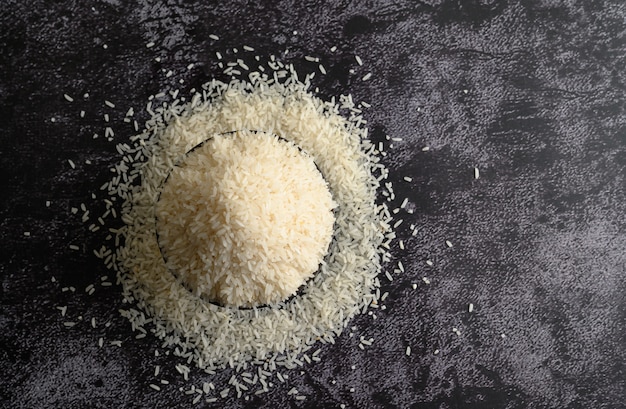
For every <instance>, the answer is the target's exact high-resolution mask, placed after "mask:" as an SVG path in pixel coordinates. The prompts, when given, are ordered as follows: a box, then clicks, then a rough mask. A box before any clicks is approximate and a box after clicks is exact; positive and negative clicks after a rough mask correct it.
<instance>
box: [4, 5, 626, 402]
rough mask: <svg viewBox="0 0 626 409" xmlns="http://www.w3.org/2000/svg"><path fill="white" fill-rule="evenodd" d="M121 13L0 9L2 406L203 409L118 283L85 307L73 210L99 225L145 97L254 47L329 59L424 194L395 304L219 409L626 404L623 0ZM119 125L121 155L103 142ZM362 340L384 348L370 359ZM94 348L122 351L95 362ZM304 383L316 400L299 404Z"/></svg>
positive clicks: (333, 85) (416, 204) (404, 193)
mask: <svg viewBox="0 0 626 409" xmlns="http://www.w3.org/2000/svg"><path fill="white" fill-rule="evenodd" d="M127 3H128V4H127ZM130 3H131V2H122V1H119V0H101V1H65V2H52V1H29V2H19V1H7V0H3V1H2V2H1V4H0V101H1V102H0V160H1V166H0V167H1V172H2V174H1V179H2V192H3V193H2V199H1V200H0V239H1V240H2V246H1V247H0V248H1V253H0V254H1V258H0V260H1V262H0V278H1V280H2V289H1V292H0V302H1V304H0V305H1V310H0V406H1V407H4V408H22V407H23V408H41V407H45V408H89V407H93V408H144V407H163V408H184V407H188V406H190V402H191V399H190V398H189V397H186V396H184V395H182V394H181V393H180V392H179V391H178V387H180V386H182V385H184V383H183V382H182V380H181V379H180V377H179V376H178V375H177V373H176V372H175V371H174V369H173V366H174V364H176V363H177V362H179V361H178V360H177V359H174V358H173V357H167V356H163V352H164V351H163V350H161V352H162V355H161V356H160V357H158V358H157V357H154V350H155V349H157V348H158V346H159V342H158V341H157V340H156V339H154V338H152V337H147V338H145V339H143V340H135V339H134V334H133V333H132V332H131V330H130V328H129V325H128V324H127V322H126V321H125V320H124V319H122V318H120V317H119V316H118V313H117V310H118V308H120V307H121V303H120V296H119V288H117V287H111V288H108V289H107V288H102V287H100V286H97V291H96V293H95V294H94V295H93V296H87V295H86V294H85V293H84V288H85V286H86V285H88V284H90V283H92V282H97V281H99V279H98V277H99V276H100V275H102V274H105V271H104V268H103V266H102V265H101V264H100V263H99V261H98V260H97V259H95V257H94V256H93V255H92V253H91V250H90V249H91V248H94V247H97V246H99V243H98V241H99V240H101V237H99V236H98V235H94V234H89V233H88V231H87V229H86V226H85V225H83V224H82V223H81V222H80V217H79V216H80V214H81V213H82V212H80V211H79V214H78V215H72V214H71V213H70V208H71V207H79V205H80V203H85V204H86V205H87V207H88V208H90V209H91V210H92V215H93V216H96V215H97V214H99V213H100V212H101V211H102V208H101V206H100V205H98V203H100V201H99V200H93V199H92V198H91V192H96V191H97V190H98V187H99V186H100V185H101V184H102V183H103V182H105V181H106V180H107V179H108V177H109V174H110V173H109V172H108V167H109V166H110V165H112V164H113V163H115V162H116V161H117V160H118V159H119V155H118V154H117V152H116V150H115V143H117V142H122V141H125V140H126V139H127V138H128V137H129V136H131V135H132V134H133V131H132V127H131V126H129V125H128V124H125V123H123V122H122V121H121V119H122V117H123V115H124V113H125V112H126V110H127V109H128V107H130V106H133V107H135V111H136V112H137V117H139V118H141V119H144V120H145V119H146V117H147V114H146V112H145V109H144V108H143V107H144V106H145V101H146V99H147V97H148V96H149V95H150V94H155V93H158V92H160V91H168V90H172V89H174V88H176V87H178V86H180V88H181V90H182V91H181V92H183V91H188V90H189V89H191V88H192V87H194V86H199V85H200V84H202V83H203V82H204V81H206V80H208V79H210V78H212V77H213V76H215V75H218V69H217V66H216V61H215V58H214V55H215V54H214V52H215V51H221V52H222V53H224V54H226V52H225V50H226V49H227V48H232V47H239V48H240V49H241V46H242V45H244V44H247V45H250V46H253V47H255V48H256V49H257V53H256V54H260V55H262V56H265V57H267V56H268V55H269V54H272V53H280V52H282V51H284V50H285V49H286V48H288V49H289V50H290V52H289V54H287V56H286V57H285V58H284V60H286V61H288V62H293V63H294V64H296V66H297V68H298V70H299V71H300V72H305V71H307V70H315V69H316V67H317V64H313V63H308V62H306V61H304V59H303V56H304V55H314V56H319V57H321V59H322V63H323V64H324V65H325V67H326V68H327V70H328V73H329V74H328V75H327V76H325V77H321V78H320V76H319V74H318V78H317V80H318V81H317V85H319V87H320V93H321V95H323V96H326V97H328V96H331V95H336V94H338V93H347V92H349V93H352V94H353V95H354V96H355V99H357V100H365V101H368V102H370V103H371V104H372V108H371V109H370V110H368V111H367V113H366V118H367V119H368V120H369V125H370V129H371V134H372V137H373V139H375V140H383V139H384V135H385V134H388V135H390V136H392V137H401V138H403V139H404V140H403V141H402V142H396V143H394V147H393V149H390V154H389V155H388V156H387V157H386V158H385V163H386V164H387V165H388V166H389V168H390V169H391V180H392V181H394V182H395V183H396V191H397V195H398V200H397V204H399V203H400V202H401V201H402V199H403V198H404V197H409V199H410V201H411V204H410V206H411V207H412V208H414V209H415V213H414V214H413V215H412V216H411V215H406V214H404V212H402V215H403V216H402V217H403V219H404V220H405V221H404V223H403V224H402V225H401V226H400V228H399V235H400V237H403V238H405V239H406V243H407V250H405V251H400V250H399V249H398V248H397V247H396V248H394V250H393V253H394V256H395V257H397V259H399V260H402V261H403V263H404V265H405V266H406V268H407V272H406V273H404V274H403V275H402V276H400V277H398V278H396V280H394V281H393V283H388V282H387V280H385V279H383V282H384V286H383V287H384V288H383V290H384V291H390V293H391V295H390V296H389V298H388V299H387V301H386V303H385V304H386V306H387V310H385V311H378V312H377V316H378V318H377V319H376V320H373V319H372V318H371V317H370V316H360V317H357V318H355V319H354V323H353V325H354V326H356V327H357V329H356V330H355V331H353V332H354V334H355V335H354V337H352V338H351V337H349V335H348V332H349V331H346V333H344V334H343V335H342V336H341V337H340V339H339V340H338V342H337V344H336V345H332V346H324V347H323V352H322V355H321V356H322V358H323V361H322V362H321V363H319V364H316V365H310V366H307V367H305V368H304V369H303V370H302V371H300V370H294V371H290V372H289V375H290V378H289V381H288V384H286V385H280V386H277V387H275V388H274V389H273V390H272V391H271V392H270V393H269V394H267V395H265V396H263V397H262V398H256V397H255V398H252V399H251V400H250V401H249V402H246V401H244V400H228V401H226V402H225V403H224V402H222V403H220V405H216V407H219V406H221V405H222V404H223V405H224V406H227V407H243V406H245V404H248V405H249V406H250V407H267V408H270V407H271V408H274V407H308V408H314V407H324V408H326V407H329V408H336V407H338V406H339V404H340V403H345V404H346V405H347V406H348V407H360V408H378V407H386V408H409V407H411V408H624V407H626V403H625V400H624V398H626V383H625V378H626V371H625V366H624V363H625V361H624V360H625V358H626V330H625V327H626V318H625V317H626V308H625V302H624V297H625V296H626V280H625V278H624V277H625V276H624V273H625V267H626V235H625V233H626V224H625V221H624V215H625V214H626V204H625V199H626V195H625V191H624V188H625V181H624V176H625V171H624V169H625V167H626V106H625V100H626V96H625V88H626V87H625V81H626V69H625V68H624V67H626V41H625V39H626V22H625V21H626V20H625V19H626V7H625V6H624V4H623V2H621V1H615V2H591V1H552V0H544V1H521V2H513V1H511V2H508V1H502V2H498V1H490V0H481V1H478V0H456V1H450V0H425V1H421V2H414V1H364V2H349V1H334V2H328V3H324V2H320V1H317V2H300V1H286V0H285V1H277V2H276V4H275V5H262V6H261V5H258V4H254V2H247V1H232V2H225V3H223V4H204V3H205V2H197V3H200V4H188V3H187V2H183V1H182V0H170V1H166V0H160V1H147V0H140V1H138V2H137V3H136V4H134V5H130ZM206 3H209V2H206ZM267 3H269V2H267ZM294 30H295V31H297V33H296V34H294ZM211 33H215V34H218V35H219V37H220V39H219V40H218V41H213V40H210V39H209V37H208V35H209V34H211ZM152 40H154V41H155V42H156V45H155V47H154V48H151V49H148V48H146V46H145V44H146V43H148V42H149V41H152ZM103 44H106V45H107V46H108V48H106V49H104V48H103ZM332 46H337V47H338V50H337V52H335V53H331V52H330V48H331V47H332ZM355 54H356V55H359V56H361V57H362V59H363V61H364V66H363V67H358V66H357V64H356V62H355V59H354V55H355ZM230 55H231V56H232V53H230ZM157 56H158V57H161V59H162V61H161V62H160V63H159V62H156V61H155V57H157ZM189 63H196V64H197V65H196V67H194V68H192V69H191V70H188V69H187V68H186V67H187V65H188V64H189ZM163 69H165V71H167V70H170V69H171V70H172V71H173V73H174V74H173V75H172V76H171V77H167V76H166V73H165V71H164V70H163ZM350 69H355V74H354V75H353V74H349V72H348V70H350ZM367 72H372V74H373V77H372V79H371V80H370V81H368V82H363V81H361V80H360V78H361V77H362V76H363V75H364V74H366V73H367ZM180 79H183V80H184V83H183V84H182V85H181V84H180V83H179V80H180ZM85 92H88V93H89V94H90V96H89V98H87V99H84V98H82V95H83V94H84V93H85ZM64 93H67V94H70V95H72V96H73V97H74V98H75V101H74V102H73V103H68V102H67V101H65V100H64V98H63V94H64ZM105 99H107V100H110V101H112V102H114V103H115V104H116V108H115V109H111V108H108V107H106V106H104V104H103V101H104V100H105ZM81 109H84V110H85V111H86V115H85V117H84V118H80V116H79V111H80V110H81ZM105 112H106V113H109V114H110V116H111V121H112V123H113V128H114V129H115V132H116V134H115V140H114V141H113V142H107V141H106V140H104V139H103V138H102V136H101V137H100V138H98V139H95V140H94V139H92V134H93V133H94V132H98V133H100V135H102V133H103V128H104V126H105V123H104V120H103V119H102V117H103V114H104V113H105ZM53 117H54V118H55V120H56V121H55V122H51V118H53ZM424 146H429V147H430V151H428V152H423V151H422V150H421V148H422V147H424ZM67 159H71V160H73V161H74V162H75V163H76V164H77V168H76V169H71V168H70V166H69V165H68V162H67ZM87 159H88V160H91V161H92V164H91V165H87V164H85V162H84V161H85V160H87ZM474 166H478V167H479V168H480V170H481V177H480V179H478V180H474V179H473V170H472V169H473V167H474ZM403 176H412V177H413V181H412V182H411V183H407V182H404V181H403V179H402V177H403ZM46 200H49V201H50V202H51V205H50V207H46V205H45V202H46ZM93 219H94V217H92V221H93ZM411 223H414V224H416V225H417V226H418V227H417V229H418V234H417V235H416V236H415V237H411V238H408V239H407V237H408V236H409V232H408V227H409V225H410V224H411ZM24 231H29V232H31V236H30V237H26V236H24V234H23V232H24ZM446 239H449V240H450V241H452V243H453V244H454V247H452V248H447V247H446V246H445V243H444V241H445V240H446ZM70 244H75V245H78V246H80V247H81V251H72V250H70V249H69V247H68V246H69V245H70ZM427 259H431V260H433V261H434V266H433V267H429V266H427V265H426V264H425V261H426V260H427ZM51 276H54V277H55V278H56V279H57V282H56V283H53V282H51ZM422 277H428V278H430V280H431V284H430V285H426V284H424V282H423V281H422ZM412 283H418V284H419V287H418V289H417V290H413V289H412V288H411V284H412ZM66 286H74V287H76V293H75V294H72V293H71V292H63V291H62V288H63V287H66ZM469 303H473V304H474V306H475V311H474V312H473V313H469V312H468V311H467V306H468V304H469ZM60 305H67V306H68V317H67V318H62V317H61V316H60V314H59V311H58V310H56V309H55V306H60ZM79 315H81V316H82V317H83V321H86V322H81V323H79V324H78V325H77V326H76V327H74V328H71V329H66V328H64V327H63V321H66V320H74V321H75V320H78V316H79ZM91 317H97V319H98V322H99V324H100V325H99V326H98V328H97V329H96V330H93V329H91V328H90V326H89V324H88V321H89V320H90V319H91ZM105 321H109V322H110V323H111V325H110V327H108V328H105V327H104V325H102V324H103V323H104V322H105ZM453 327H456V328H458V330H459V331H460V334H461V335H460V336H458V335H456V334H455V333H454V332H453V331H452V328H453ZM502 334H504V336H502ZM360 335H365V336H366V337H367V338H369V337H373V338H374V339H375V342H374V345H373V346H371V347H367V348H366V350H365V351H361V350H360V349H358V348H357V345H358V338H359V336H360ZM100 336H103V337H104V338H105V340H106V342H107V343H108V342H109V341H111V340H114V339H120V340H122V341H123V343H124V344H123V347H122V348H117V347H114V346H108V345H105V347H104V348H102V349H99V348H98V347H97V340H98V338H99V337H100ZM409 345H410V346H411V348H412V350H413V353H412V354H411V356H406V355H405V353H404V351H405V348H406V346H409ZM436 349H438V350H440V353H439V354H437V355H435V354H434V351H435V350H436ZM156 364H160V365H161V366H162V367H163V370H162V373H163V378H165V379H169V380H170V381H171V382H172V385H170V386H169V387H164V389H163V390H162V391H161V392H155V391H153V390H151V389H149V388H148V384H149V383H152V382H155V380H154V377H153V371H154V369H153V368H154V365H156ZM352 365H354V366H355V369H354V370H353V369H351V366H352ZM229 376H230V373H224V374H222V375H221V376H217V377H216V379H217V381H215V380H214V382H215V383H223V382H224V381H226V380H227V379H228V377H229ZM192 378H193V379H194V380H195V381H197V382H201V381H202V380H204V379H205V378H204V377H203V376H202V375H201V374H199V373H196V372H193V374H192ZM155 383H156V382H155ZM275 383H278V382H275ZM293 386H295V387H296V388H297V389H298V390H299V391H300V393H302V394H304V395H306V396H307V400H306V401H304V402H297V401H295V400H294V399H293V397H290V396H287V394H286V392H287V391H288V390H289V389H290V388H291V387H293ZM351 387H354V388H355V391H354V392H350V388H351ZM231 395H232V393H231ZM198 407H202V405H198Z"/></svg>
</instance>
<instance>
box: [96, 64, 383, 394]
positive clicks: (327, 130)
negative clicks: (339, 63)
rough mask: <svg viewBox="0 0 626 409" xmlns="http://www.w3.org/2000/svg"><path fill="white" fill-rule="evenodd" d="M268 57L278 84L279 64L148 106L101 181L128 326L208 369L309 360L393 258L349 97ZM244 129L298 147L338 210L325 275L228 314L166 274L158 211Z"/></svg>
mask: <svg viewBox="0 0 626 409" xmlns="http://www.w3.org/2000/svg"><path fill="white" fill-rule="evenodd" d="M272 61H273V62H272V64H274V65H276V67H277V69H280V70H281V71H283V72H284V74H282V75H281V77H280V78H279V77H278V76H277V75H276V71H277V69H273V68H272V69H266V71H264V72H259V71H254V72H249V73H245V74H244V75H246V78H247V79H246V80H240V79H232V80H231V81H230V82H229V83H224V82H220V81H217V80H213V81H210V82H209V83H207V84H204V85H203V86H202V89H201V91H200V92H197V93H196V94H194V95H193V96H192V97H191V98H190V99H189V102H188V103H186V104H184V105H181V102H180V101H179V100H176V101H174V102H173V103H172V104H170V105H169V106H167V107H164V106H152V103H149V104H148V106H147V107H146V110H147V112H149V113H151V114H152V113H154V115H153V116H152V118H151V119H150V120H148V122H147V123H146V129H145V131H143V133H141V134H139V135H137V136H134V137H132V138H131V141H132V144H124V146H123V147H122V150H123V152H124V158H123V160H122V161H121V162H120V164H119V165H118V166H116V168H115V171H116V176H115V177H114V178H113V180H112V181H111V182H110V183H108V184H106V185H105V186H104V189H106V190H108V192H109V193H110V194H111V195H112V196H118V197H120V198H121V199H123V201H124V204H123V206H122V214H121V218H122V220H123V221H124V223H125V226H123V227H122V228H120V229H110V231H111V234H112V235H114V236H115V240H116V241H119V243H120V244H119V246H117V248H116V250H115V252H114V253H112V254H109V256H107V258H106V260H105V263H107V266H108V267H109V268H113V269H114V270H116V272H117V279H118V282H119V283H121V285H122V287H123V295H124V300H125V302H126V303H129V304H130V305H133V306H131V307H129V308H127V309H125V310H122V314H123V315H124V316H125V317H126V318H127V319H128V320H129V321H130V322H131V325H132V328H133V329H135V330H139V331H141V332H142V333H143V332H146V329H148V330H150V331H151V332H152V333H153V334H154V335H156V336H157V337H158V338H160V339H161V340H162V343H161V346H162V347H172V351H173V353H174V354H175V355H177V356H180V357H182V358H184V359H185V360H186V362H194V363H195V364H196V365H197V366H198V367H200V368H204V369H205V370H209V371H211V370H215V369H219V368H224V367H232V368H236V369H238V370H239V369H241V368H243V367H247V366H248V365H249V364H253V365H257V366H260V367H262V368H263V369H264V370H266V371H275V370H276V369H277V368H278V367H286V368H287V369H289V368H293V367H295V366H298V365H302V364H303V361H302V359H301V358H302V354H303V353H304V352H305V351H307V350H309V349H310V348H311V347H312V346H313V345H314V344H315V343H316V342H318V341H319V342H322V343H334V340H335V337H336V336H338V335H339V334H340V333H341V332H342V330H343V329H344V328H345V327H346V326H347V324H348V322H349V321H350V320H351V318H352V317H353V316H354V315H355V314H358V313H361V312H365V311H366V310H367V308H368V306H369V305H370V304H371V303H372V302H374V301H377V295H376V294H377V292H376V291H374V290H375V289H376V288H378V287H379V286H380V281H379V279H378V277H377V276H378V274H379V272H380V271H381V263H382V261H383V260H388V259H389V257H390V256H389V254H388V253H387V250H386V249H385V247H383V243H385V242H387V243H388V242H389V241H390V240H391V239H393V238H394V237H395V236H394V234H393V232H392V228H391V226H390V222H391V218H390V216H389V211H388V209H387V207H386V205H385V204H382V205H377V204H376V198H377V189H378V188H379V180H380V179H381V178H380V176H376V175H386V174H387V172H386V169H385V168H384V166H383V165H382V164H381V163H380V162H379V156H378V155H379V154H380V153H379V152H378V150H377V149H376V147H375V146H373V145H372V144H371V143H370V141H369V140H368V139H367V128H366V127H365V125H366V121H365V120H364V119H363V117H362V116H361V115H360V110H359V109H358V108H356V105H355V104H354V102H353V101H352V98H351V97H350V96H340V97H339V98H337V99H334V98H333V99H332V100H331V101H329V102H323V101H321V100H320V99H318V98H317V97H315V96H313V95H312V94H311V93H310V92H309V87H310V78H311V77H310V76H307V77H305V79H304V80H303V81H300V80H299V79H298V76H297V74H296V72H295V70H294V68H293V66H291V65H287V66H286V65H283V64H282V63H280V62H279V61H278V60H272ZM268 65H270V64H268ZM272 71H273V72H272ZM340 110H342V113H347V114H348V118H346V117H344V116H342V115H340ZM109 129H110V128H107V130H106V131H105V135H106V134H107V132H108V134H110V135H113V131H112V130H109ZM174 129H176V132H173V130H174ZM199 130H202V132H200V131H199ZM237 130H255V131H262V132H267V133H269V134H273V135H277V136H278V137H280V138H282V139H284V140H286V141H289V142H291V143H293V144H295V145H297V146H299V147H300V148H301V149H302V150H303V151H305V152H307V153H308V154H309V155H310V156H311V157H312V158H313V160H314V161H315V164H316V166H317V168H318V169H319V171H320V173H321V174H322V176H323V177H324V179H325V180H326V182H327V183H328V187H329V190H330V192H331V195H332V198H333V200H334V201H335V202H336V203H337V208H336V209H335V225H334V232H333V240H332V242H331V243H330V246H329V250H328V254H327V256H326V257H325V259H324V262H323V263H322V264H321V265H320V266H319V270H318V271H317V272H316V274H315V275H314V277H313V278H312V279H310V280H309V281H308V282H307V283H306V284H305V285H304V287H303V289H302V291H301V293H299V294H298V295H297V296H295V297H293V298H290V299H289V300H287V301H285V302H279V303H276V304H273V305H271V306H268V307H265V308H250V309H237V308H230V307H223V306H219V305H216V304H213V303H210V302H208V301H207V300H205V299H204V298H203V297H198V296H196V295H195V294H193V293H192V292H190V291H188V289H187V288H186V287H185V286H184V285H183V284H182V283H181V281H179V279H177V277H176V276H175V275H174V274H172V273H171V272H170V271H169V270H168V268H167V266H166V264H165V261H164V259H163V257H162V254H161V251H160V248H159V243H158V241H157V234H156V233H157V232H156V220H155V207H156V203H157V201H158V197H159V193H160V191H161V187H162V185H163V184H164V181H165V179H166V178H167V176H168V175H169V174H170V172H171V171H172V169H173V167H174V166H175V164H176V163H179V162H180V161H181V159H182V158H183V157H184V155H186V153H187V152H188V151H189V150H190V149H191V148H193V147H194V146H196V145H198V144H199V143H200V142H202V141H204V140H205V139H207V136H210V135H215V134H223V133H227V132H232V131H237ZM120 176H121V177H120ZM118 239H119V240H118ZM386 247H388V245H387V246H386ZM106 251H108V249H102V250H101V251H100V252H99V254H100V255H102V254H105V252H106ZM110 256H113V257H110ZM107 260H108V261H107ZM372 317H373V318H374V317H375V316H374V315H373V316H372ZM144 327H145V328H146V329H144ZM187 374H188V371H185V378H186V377H187ZM227 394H228V389H225V390H223V391H222V392H221V393H220V395H221V396H222V397H224V396H226V395H227Z"/></svg>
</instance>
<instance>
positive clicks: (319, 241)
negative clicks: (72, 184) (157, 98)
mask: <svg viewBox="0 0 626 409" xmlns="http://www.w3.org/2000/svg"><path fill="white" fill-rule="evenodd" d="M181 127H182V128H181ZM194 131H197V132H200V133H201V135H203V136H206V134H205V133H204V129H202V128H194V129H187V124H185V123H184V122H183V123H175V124H173V125H171V126H170V127H169V128H168V132H172V133H178V132H181V133H185V132H194ZM334 207H335V205H334V203H333V200H332V197H331V195H330V192H329V191H328V186H327V184H326V182H325V181H324V178H323V177H322V175H321V174H320V172H319V171H318V170H317V168H316V167H315V163H314V162H313V160H312V159H311V158H310V156H309V155H307V154H306V153H304V152H302V151H301V150H299V149H298V148H297V146H295V145H294V144H293V143H291V142H287V141H284V140H281V139H279V138H278V137H276V136H275V135H270V134H267V133H264V132H251V131H238V132H234V133H230V134H217V135H214V136H212V137H211V138H210V139H209V140H207V141H206V142H203V143H202V144H201V145H200V146H198V148H197V149H193V150H192V151H191V152H190V153H189V154H187V155H186V156H185V158H184V162H183V163H181V164H180V165H178V166H175V167H174V169H173V171H172V173H171V174H170V175H169V177H168V178H167V181H166V183H165V186H164V187H163V189H162V191H161V195H160V197H159V201H158V203H157V205H156V217H157V233H158V240H159V246H160V248H161V250H162V252H163V254H164V256H165V260H166V263H167V267H168V268H169V269H170V270H171V271H173V272H176V274H177V276H178V277H179V278H180V279H181V280H182V281H183V282H184V283H185V284H186V285H187V286H188V287H189V288H190V289H192V292H193V293H194V294H195V295H196V296H204V297H206V298H207V299H208V300H212V301H216V302H217V303H219V304H221V305H227V306H232V307H252V306H259V305H266V304H274V303H277V302H279V301H282V300H284V299H286V298H287V297H289V296H290V295H293V294H295V293H296V291H297V290H298V288H299V287H300V286H301V285H302V284H303V283H304V282H305V281H306V280H307V279H309V278H310V277H311V276H312V275H313V273H314V272H315V271H316V270H317V268H318V266H319V264H320V263H321V262H322V260H323V258H324V255H325V254H326V251H327V249H328V245H329V244H330V240H331V238H332V233H333V223H334V216H333V208H334Z"/></svg>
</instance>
